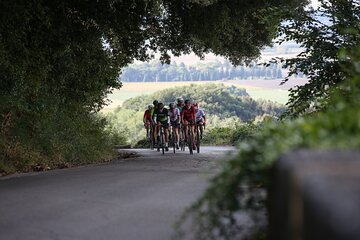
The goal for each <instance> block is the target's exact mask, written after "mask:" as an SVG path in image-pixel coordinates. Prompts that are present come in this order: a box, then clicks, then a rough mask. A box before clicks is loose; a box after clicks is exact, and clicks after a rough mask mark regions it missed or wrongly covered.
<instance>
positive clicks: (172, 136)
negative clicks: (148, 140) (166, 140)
mask: <svg viewBox="0 0 360 240" xmlns="http://www.w3.org/2000/svg"><path fill="white" fill-rule="evenodd" d="M170 128H171V129H170V142H171V144H172V146H173V152H174V153H175V151H176V150H175V149H176V141H175V134H174V126H171V127H170Z"/></svg>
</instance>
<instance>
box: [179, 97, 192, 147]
mask: <svg viewBox="0 0 360 240" xmlns="http://www.w3.org/2000/svg"><path fill="white" fill-rule="evenodd" d="M181 122H182V124H183V125H184V130H185V141H186V140H187V138H188V136H187V135H188V131H187V128H188V126H190V127H191V131H192V142H193V149H194V150H195V149H196V146H195V108H194V106H192V105H191V101H190V100H189V99H187V100H185V106H184V107H183V109H182V111H181Z"/></svg>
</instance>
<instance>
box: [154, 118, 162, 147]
mask: <svg viewBox="0 0 360 240" xmlns="http://www.w3.org/2000/svg"><path fill="white" fill-rule="evenodd" d="M160 127H161V124H160V123H158V124H157V125H155V140H154V141H155V144H158V140H159V139H158V135H159V133H160Z"/></svg>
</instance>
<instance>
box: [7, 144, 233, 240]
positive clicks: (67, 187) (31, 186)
mask: <svg viewBox="0 0 360 240" xmlns="http://www.w3.org/2000/svg"><path fill="white" fill-rule="evenodd" d="M231 151H233V148H230V147H204V148H202V153H200V154H194V155H189V153H188V152H184V153H177V154H175V155H174V154H173V153H170V152H168V153H166V154H165V155H161V154H160V153H158V152H156V151H151V150H136V152H137V153H138V154H139V155H141V156H140V157H138V158H132V159H126V160H116V161H113V162H111V163H109V164H103V165H97V166H87V167H79V168H72V169H66V170H54V171H49V172H42V173H29V174H20V175H12V176H10V177H3V178H0V239H1V240H8V239H9V240H11V239H21V240H31V239H34V240H35V239H36V240H40V239H77V240H80V239H84V240H85V239H86V240H91V239H97V240H98V239H106V240H111V239H121V240H142V239H144V240H145V239H146V240H161V239H170V238H171V236H172V235H173V232H174V230H173V228H172V226H173V223H174V222H175V221H176V219H177V217H178V216H179V215H180V214H181V213H182V212H183V210H184V208H185V207H187V206H189V205H190V204H191V203H192V202H193V201H194V200H196V198H197V197H198V196H200V194H201V193H202V191H203V190H204V189H205V188H206V186H207V179H208V178H209V176H211V175H212V174H214V172H215V171H217V169H218V167H217V164H218V163H219V162H221V161H220V159H222V158H224V156H225V155H226V153H228V152H231Z"/></svg>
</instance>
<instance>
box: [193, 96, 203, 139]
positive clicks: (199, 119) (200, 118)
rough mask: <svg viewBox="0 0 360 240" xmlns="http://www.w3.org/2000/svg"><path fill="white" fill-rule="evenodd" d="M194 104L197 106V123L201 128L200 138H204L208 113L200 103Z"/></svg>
mask: <svg viewBox="0 0 360 240" xmlns="http://www.w3.org/2000/svg"><path fill="white" fill-rule="evenodd" d="M193 106H194V108H195V118H196V124H197V125H199V129H200V139H202V135H203V131H204V126H205V124H206V115H205V112H204V110H202V109H201V108H200V107H199V104H198V103H194V104H193Z"/></svg>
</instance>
